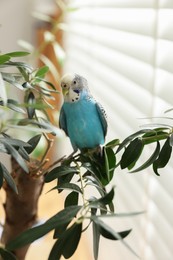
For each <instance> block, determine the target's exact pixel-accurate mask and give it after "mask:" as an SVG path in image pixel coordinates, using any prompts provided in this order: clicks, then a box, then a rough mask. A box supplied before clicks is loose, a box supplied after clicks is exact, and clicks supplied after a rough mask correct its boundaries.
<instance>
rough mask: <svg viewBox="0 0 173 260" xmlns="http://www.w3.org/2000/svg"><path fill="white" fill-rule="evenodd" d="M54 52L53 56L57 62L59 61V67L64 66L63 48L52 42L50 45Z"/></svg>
mask: <svg viewBox="0 0 173 260" xmlns="http://www.w3.org/2000/svg"><path fill="white" fill-rule="evenodd" d="M52 46H53V49H54V52H55V56H56V58H57V60H58V61H59V63H60V65H61V66H62V65H63V64H64V61H65V57H66V55H65V52H64V50H63V48H62V47H61V45H60V44H58V43H57V42H56V41H54V42H53V44H52Z"/></svg>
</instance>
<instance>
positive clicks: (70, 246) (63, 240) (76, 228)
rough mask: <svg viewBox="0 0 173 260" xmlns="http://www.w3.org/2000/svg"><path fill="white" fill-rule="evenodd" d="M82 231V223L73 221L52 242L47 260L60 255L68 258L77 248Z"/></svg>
mask: <svg viewBox="0 0 173 260" xmlns="http://www.w3.org/2000/svg"><path fill="white" fill-rule="evenodd" d="M81 233H82V223H79V224H77V223H74V224H73V225H72V226H71V227H70V228H69V229H67V230H66V231H65V232H64V233H63V234H62V236H60V238H59V239H58V240H57V241H56V243H55V244H54V246H53V248H52V250H51V252H50V255H49V258H48V260H57V259H60V257H61V256H64V257H65V258H66V259H67V258H70V257H71V256H72V255H73V254H74V252H75V251H76V249H77V246H78V244H79V241H80V238H81Z"/></svg>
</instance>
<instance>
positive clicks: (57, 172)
mask: <svg viewBox="0 0 173 260" xmlns="http://www.w3.org/2000/svg"><path fill="white" fill-rule="evenodd" d="M77 172H78V170H77V169H76V168H75V167H68V166H58V167H56V168H54V169H53V170H51V171H50V172H49V173H47V174H46V176H45V182H51V181H53V180H55V179H57V178H59V177H61V176H64V175H67V174H74V173H77Z"/></svg>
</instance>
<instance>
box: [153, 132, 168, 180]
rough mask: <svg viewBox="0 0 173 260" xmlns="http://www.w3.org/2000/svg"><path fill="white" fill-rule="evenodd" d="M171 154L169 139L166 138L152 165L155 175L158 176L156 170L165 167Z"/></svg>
mask: <svg viewBox="0 0 173 260" xmlns="http://www.w3.org/2000/svg"><path fill="white" fill-rule="evenodd" d="M171 153H172V146H171V145H170V137H168V138H167V140H166V142H165V143H164V145H163V147H162V149H161V151H160V154H159V157H158V159H157V160H156V161H155V162H154V163H153V170H154V172H155V173H156V174H157V175H159V173H158V169H160V168H164V167H165V166H166V165H167V163H168V161H169V159H170V156H171Z"/></svg>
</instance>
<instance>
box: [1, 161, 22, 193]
mask: <svg viewBox="0 0 173 260" xmlns="http://www.w3.org/2000/svg"><path fill="white" fill-rule="evenodd" d="M0 174H1V176H3V177H4V179H5V180H6V182H7V183H8V185H9V186H10V187H11V188H12V190H13V191H14V192H15V193H17V194H18V190H17V187H16V184H15V182H14V180H13V178H12V177H11V174H10V173H9V172H8V170H7V169H6V167H5V166H4V165H3V164H2V163H0Z"/></svg>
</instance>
